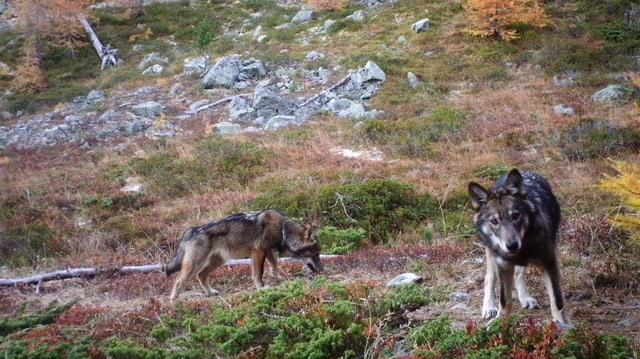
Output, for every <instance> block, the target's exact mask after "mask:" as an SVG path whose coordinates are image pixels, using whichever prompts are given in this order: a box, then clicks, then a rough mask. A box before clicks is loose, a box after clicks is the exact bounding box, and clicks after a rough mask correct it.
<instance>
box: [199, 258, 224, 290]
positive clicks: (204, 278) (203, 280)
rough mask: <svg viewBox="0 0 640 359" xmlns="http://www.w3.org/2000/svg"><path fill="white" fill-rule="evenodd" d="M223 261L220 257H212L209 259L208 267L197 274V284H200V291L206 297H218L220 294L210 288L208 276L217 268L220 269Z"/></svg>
mask: <svg viewBox="0 0 640 359" xmlns="http://www.w3.org/2000/svg"><path fill="white" fill-rule="evenodd" d="M223 262H224V261H223V260H222V258H220V257H215V256H214V257H213V258H211V260H210V262H209V265H208V266H206V267H204V268H203V269H202V270H201V271H200V273H198V283H200V286H201V287H202V290H204V293H205V294H206V295H218V294H220V292H219V291H218V290H216V289H214V288H212V287H211V284H209V280H208V279H209V275H210V274H211V273H212V272H213V271H214V270H215V269H216V268H218V267H220V266H221V265H222V264H223Z"/></svg>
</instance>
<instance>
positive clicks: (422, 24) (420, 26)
mask: <svg viewBox="0 0 640 359" xmlns="http://www.w3.org/2000/svg"><path fill="white" fill-rule="evenodd" d="M429 27H430V23H429V19H422V20H420V21H418V22H415V23H413V25H411V29H413V31H415V32H416V33H417V34H419V33H421V32H427V31H429Z"/></svg>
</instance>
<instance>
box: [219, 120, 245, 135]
mask: <svg viewBox="0 0 640 359" xmlns="http://www.w3.org/2000/svg"><path fill="white" fill-rule="evenodd" d="M213 127H214V128H215V130H216V133H217V134H219V135H221V136H229V135H234V134H236V133H240V132H242V127H240V125H238V124H237V123H231V122H219V123H216V124H215V125H214V126H213Z"/></svg>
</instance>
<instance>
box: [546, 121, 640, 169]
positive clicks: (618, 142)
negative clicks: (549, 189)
mask: <svg viewBox="0 0 640 359" xmlns="http://www.w3.org/2000/svg"><path fill="white" fill-rule="evenodd" d="M557 142H558V146H559V147H560V149H561V150H562V152H563V153H564V155H565V156H567V158H569V159H571V160H577V161H584V160H587V159H592V158H606V157H610V156H615V155H617V154H619V153H628V152H637V151H638V150H639V149H640V131H638V130H635V129H632V128H626V127H622V126H619V125H617V124H615V123H611V122H608V121H601V120H594V119H583V120H581V121H580V122H578V123H575V124H572V125H570V126H568V127H567V128H565V129H564V130H563V131H562V132H561V133H560V134H559V136H558V139H557Z"/></svg>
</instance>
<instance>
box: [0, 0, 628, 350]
mask: <svg viewBox="0 0 640 359" xmlns="http://www.w3.org/2000/svg"><path fill="white" fill-rule="evenodd" d="M367 3H376V5H375V6H367V5H366V4H367ZM475 3H478V1H475ZM487 3H489V2H487ZM516 3H518V2H516ZM465 4H466V2H464V1H445V0H442V1H439V0H418V1H403V0H399V1H393V2H392V1H389V2H385V1H379V2H375V1H370V2H366V1H351V2H348V1H336V2H330V1H329V2H327V1H308V2H306V3H304V4H301V3H300V2H298V1H274V0H269V1H255V0H240V1H233V2H230V1H221V0H213V1H204V0H200V1H177V2H170V3H158V4H152V5H149V6H146V7H145V8H144V11H143V12H140V13H134V14H132V12H131V11H127V10H125V9H123V8H117V7H116V8H108V7H107V8H104V9H99V10H94V11H93V13H92V15H93V19H94V20H93V25H94V26H95V30H96V32H97V33H98V35H99V36H100V37H101V39H102V40H103V41H104V42H105V43H110V44H111V45H113V46H114V47H116V48H118V49H119V50H120V55H121V58H122V59H124V63H123V64H122V65H120V66H118V67H113V68H110V69H108V70H106V71H102V72H101V71H100V70H99V69H100V61H99V58H98V57H97V56H96V55H95V53H93V52H92V51H93V49H92V48H91V46H90V45H89V44H87V45H84V46H82V47H80V48H78V49H76V50H74V51H73V52H69V51H67V50H65V49H61V48H59V47H54V46H50V47H45V48H43V51H45V52H46V56H44V57H43V58H44V59H45V61H44V62H43V63H42V64H41V70H42V73H43V75H44V78H45V79H46V89H44V90H42V91H40V92H36V93H30V92H27V91H24V90H22V89H19V88H16V87H15V86H14V85H15V83H16V82H15V78H14V77H15V73H12V72H11V71H4V70H3V68H2V67H0V70H1V71H0V86H1V87H2V88H3V89H7V90H3V93H2V94H0V112H2V113H3V114H5V115H3V117H0V136H2V135H3V133H8V132H6V130H7V129H8V128H16V127H15V126H23V130H24V131H26V132H27V133H28V132H29V131H31V130H32V129H30V128H29V126H30V125H27V123H29V124H32V123H34V122H28V121H29V120H31V119H34V118H38V116H40V115H41V114H44V113H49V114H51V113H54V114H55V113H56V111H62V112H63V111H66V110H68V109H69V108H72V106H74V99H77V98H78V97H79V96H87V94H88V93H89V92H90V91H91V90H101V91H104V92H105V93H106V94H107V95H106V100H105V101H104V102H100V103H95V104H91V105H89V106H88V107H83V108H82V110H81V111H82V112H81V113H77V112H74V114H75V115H78V116H80V117H83V116H84V117H86V118H88V119H95V121H99V120H98V118H99V117H100V116H101V115H103V114H105V113H108V112H109V111H110V110H119V109H121V108H123V107H126V106H130V103H132V102H143V101H149V100H158V101H160V100H162V101H163V105H164V109H163V114H162V115H161V116H159V117H157V118H155V119H154V120H153V124H152V128H162V127H163V126H165V125H166V124H171V125H172V126H174V127H175V128H178V129H179V131H177V132H176V133H177V135H176V136H173V137H165V138H157V137H152V136H147V135H146V134H145V133H144V132H143V133H132V134H130V135H128V136H121V137H116V138H114V137H110V138H108V139H105V138H98V137H97V138H91V139H90V140H88V141H86V142H83V143H76V142H69V143H65V144H61V143H57V144H56V145H54V146H46V145H45V146H39V147H19V146H4V147H3V146H0V277H2V278H17V277H23V276H28V275H34V274H38V273H43V272H47V271H53V270H57V269H64V268H74V267H110V266H124V265H143V264H151V263H166V262H167V260H168V259H169V258H170V257H171V256H173V254H174V253H175V251H176V249H177V247H178V244H179V238H180V236H181V234H182V232H183V231H184V230H185V229H186V228H188V227H190V226H194V225H201V224H204V223H207V222H209V221H212V220H215V219H218V218H221V217H223V216H225V215H227V214H230V213H234V212H242V211H248V210H259V209H265V208H277V209H280V210H282V211H284V212H285V213H287V214H288V215H289V216H291V217H293V218H295V219H296V220H299V221H300V222H310V221H317V222H318V223H319V224H320V227H321V228H322V230H321V231H320V233H319V238H320V241H321V243H322V246H323V249H324V250H323V252H324V253H336V254H341V256H340V257H338V258H335V259H329V260H326V261H325V262H324V267H325V271H324V272H323V273H321V274H319V275H311V274H310V273H308V272H307V271H305V270H304V269H303V268H302V265H301V264H300V263H296V262H292V263H290V262H286V263H282V264H281V266H282V270H283V272H284V273H285V276H286V277H287V280H286V281H283V282H278V281H276V280H275V279H273V278H270V277H268V276H267V277H266V281H267V283H268V284H269V285H271V286H273V287H272V288H269V289H265V290H262V291H259V292H256V291H254V289H253V284H252V283H251V279H250V269H249V267H247V266H233V267H224V268H221V269H220V270H218V271H216V272H214V273H213V274H212V275H211V278H210V279H211V282H212V286H213V287H215V288H217V289H219V290H220V291H221V292H222V293H223V294H222V295H221V296H219V297H213V298H207V297H204V296H202V294H201V292H200V288H199V286H198V285H197V283H196V281H195V280H194V281H192V283H190V284H189V286H188V289H187V292H186V293H183V295H182V296H181V297H180V301H179V302H178V303H177V304H176V305H170V304H169V301H168V296H169V292H170V289H171V285H172V283H173V280H174V277H171V278H167V277H166V276H165V275H164V273H160V272H154V273H149V274H134V275H127V276H121V275H115V274H114V275H101V276H99V277H95V278H84V279H73V280H66V281H58V282H47V283H42V284H40V285H38V286H37V290H36V288H34V286H24V287H23V286H20V287H5V288H0V315H1V318H0V354H2V356H4V357H6V358H45V357H56V358H57V357H67V358H84V357H90V358H164V357H175V358H186V357H189V358H202V357H210V358H392V357H395V358H401V357H402V358H404V357H406V358H457V357H468V358H503V357H510V358H634V357H635V358H637V357H638V348H639V347H640V313H639V312H638V305H640V296H639V295H638V293H640V281H639V279H638V278H639V277H638V273H639V270H640V265H639V264H638V261H637V258H638V254H639V253H640V252H639V249H640V248H639V245H640V243H639V242H638V233H637V226H629V225H627V226H625V225H620V223H621V222H620V218H623V219H624V218H625V217H624V216H626V218H631V219H632V220H634V218H637V210H638V206H635V207H634V204H637V202H634V201H633V196H632V195H631V197H629V195H627V194H625V193H628V191H626V192H625V191H622V190H611V188H612V187H615V184H616V180H617V179H619V180H618V184H621V185H622V186H623V187H624V186H627V185H626V184H629V183H631V184H635V183H636V182H637V178H636V179H634V178H635V177H636V176H637V173H638V172H637V168H635V167H633V166H634V165H637V163H638V162H639V160H640V158H639V155H638V153H639V152H638V151H639V150H640V122H639V116H638V109H639V106H640V102H639V100H638V98H639V97H638V85H639V84H640V74H639V72H638V71H639V70H638V69H639V66H640V65H639V63H638V56H640V30H638V28H639V26H638V23H639V22H640V20H638V19H636V22H635V23H633V22H632V20H633V19H632V16H636V17H637V15H633V14H637V13H640V10H638V5H637V3H635V2H633V1H625V0H605V1H598V2H593V1H586V0H574V1H570V0H566V1H543V2H541V7H542V8H543V9H544V12H545V14H546V15H547V17H548V18H545V20H546V21H545V22H544V26H540V24H539V23H527V22H518V21H515V22H513V23H512V24H510V26H509V28H508V29H509V31H511V32H509V34H517V36H508V38H502V39H501V38H500V37H499V36H494V35H495V34H491V33H482V32H477V31H470V30H473V29H470V28H469V24H470V23H471V22H470V19H471V17H470V15H469V12H468V8H467V7H465ZM301 6H315V9H316V10H315V14H316V18H315V20H313V21H310V22H302V23H295V24H292V26H290V27H281V26H280V25H282V24H285V23H289V22H290V21H291V19H292V18H293V17H294V16H295V15H296V14H297V13H298V11H299V10H300V9H301ZM634 9H635V10H634ZM360 10H363V11H365V16H364V18H363V19H362V20H361V21H356V20H353V16H351V17H349V16H350V15H353V14H354V13H356V12H357V11H360ZM634 11H635V12H634ZM424 18H428V19H429V22H430V29H429V30H428V31H426V32H421V33H416V32H415V31H413V30H412V27H411V25H412V24H414V23H416V22H417V21H419V20H421V19H424ZM327 20H331V21H335V23H333V26H331V27H330V28H328V29H327V30H326V31H320V30H319V28H322V27H323V26H324V24H326V21H327ZM474 21H475V20H474ZM259 26H260V27H261V34H264V35H266V36H267V38H266V40H264V41H258V39H257V37H256V36H254V31H255V29H256V28H258V27H259ZM475 35H484V36H475ZM506 40H508V41H506ZM22 41H24V39H23V38H21V37H20V36H19V34H18V33H16V32H12V31H11V30H8V31H4V32H0V49H2V51H0V62H1V63H4V64H6V65H7V66H8V68H10V69H12V68H16V67H18V65H19V63H20V61H21V57H20V53H21V50H20V49H21V46H22V45H23V43H22ZM312 51H316V52H318V53H322V54H324V57H319V58H315V59H310V58H308V57H307V54H309V53H310V52H312ZM153 52H155V53H157V54H158V55H159V56H160V57H161V58H166V61H164V60H163V62H162V65H163V66H164V71H163V72H162V73H160V74H151V75H149V74H145V75H143V74H142V70H143V69H140V68H139V66H138V65H139V64H140V62H141V61H143V60H144V59H145V58H146V57H147V56H148V55H149V54H150V53H153ZM232 54H239V55H240V56H242V57H243V58H255V59H259V60H260V61H262V62H263V63H264V64H265V66H266V67H267V68H268V70H269V72H270V73H271V74H280V75H278V76H280V77H278V76H276V75H273V76H272V78H270V79H267V80H268V81H270V82H272V83H276V82H278V81H279V80H281V79H282V78H284V76H282V75H281V74H283V73H284V74H286V79H287V81H288V83H287V86H286V87H285V88H284V89H283V90H282V93H283V94H284V95H286V96H288V97H289V98H292V99H295V100H302V99H307V98H309V97H311V96H313V95H314V94H317V93H319V92H320V91H323V90H325V89H326V88H328V87H330V86H331V85H333V84H335V83H338V81H340V79H342V78H344V77H345V76H346V75H348V74H349V72H350V71H355V69H358V68H361V67H362V66H364V65H365V63H367V62H368V61H372V62H374V63H376V64H377V65H378V66H379V67H380V68H381V69H382V70H383V71H384V72H385V74H386V80H385V81H384V83H383V84H382V86H381V88H380V91H379V92H378V93H377V94H376V95H375V96H374V97H372V98H371V99H369V100H367V101H365V106H366V108H367V110H374V109H375V110H378V111H379V112H380V113H381V114H380V115H378V116H376V117H373V118H342V117H339V116H337V115H335V114H334V113H331V112H328V111H321V112H319V113H316V114H315V115H314V116H313V117H312V118H311V120H310V121H308V122H306V123H304V124H302V125H300V126H288V127H286V128H282V129H278V130H274V131H244V132H241V133H237V134H233V135H227V136H222V135H220V134H218V133H217V132H216V130H215V125H216V124H217V123H219V122H221V121H227V119H228V117H229V110H228V108H227V106H226V105H220V106H214V107H211V108H208V109H206V110H203V111H199V112H197V113H191V114H189V115H188V116H186V115H185V114H186V113H189V109H190V106H191V105H192V104H193V103H195V102H197V101H202V100H208V101H211V102H213V101H217V100H221V99H224V98H227V97H230V96H233V95H235V94H237V93H238V92H241V90H238V89H224V88H214V89H211V90H206V89H204V88H203V86H202V82H201V80H202V79H201V78H200V75H201V74H199V73H194V74H189V73H185V68H184V63H185V60H187V59H194V58H200V57H207V58H208V60H207V61H208V64H209V65H211V64H214V63H215V62H216V61H217V60H218V59H220V58H222V57H224V56H227V55H232ZM320 68H322V69H328V70H329V81H328V83H326V84H318V83H313V82H311V81H308V79H307V78H306V77H305V75H304V74H305V73H306V72H309V71H317V70H319V69H320ZM409 72H411V73H413V74H415V75H417V77H418V78H419V79H420V83H419V84H418V85H417V86H410V84H409V81H408V73H409ZM254 85H255V84H254ZM610 85H619V86H621V88H623V89H624V96H621V97H618V98H616V99H611V100H605V101H597V100H594V97H593V96H594V94H595V93H596V92H598V91H600V90H602V89H604V88H606V87H607V86H610ZM251 90H253V89H252V88H250V89H247V90H246V91H247V92H246V93H251ZM559 105H564V106H562V108H568V107H569V108H571V110H572V111H571V112H570V113H569V112H562V111H558V110H556V108H557V106H559ZM92 121H93V120H92ZM17 128H20V127H17ZM344 150H349V151H351V152H349V153H356V155H355V156H346V155H344V154H345V153H347V152H346V151H344ZM372 153H373V154H375V156H371V154H372ZM357 154H360V155H357ZM512 168H518V169H526V170H531V171H535V172H538V173H540V174H543V175H544V176H545V177H547V178H548V179H549V181H550V183H551V184H552V186H553V189H554V192H555V193H556V195H557V196H558V199H559V201H560V203H561V207H562V216H563V220H562V224H561V228H560V235H559V248H558V251H559V258H560V262H561V267H562V276H563V287H564V291H565V296H566V301H567V304H568V309H569V313H570V316H571V319H572V321H573V323H574V324H575V329H572V330H564V329H560V328H558V327H557V326H556V325H555V324H553V323H550V318H551V316H550V310H549V303H548V297H547V294H546V292H545V290H544V286H543V285H542V281H541V279H540V278H539V276H538V274H539V273H538V271H537V270H535V269H532V270H530V272H529V273H531V275H530V278H529V282H530V285H531V291H532V294H533V295H534V296H535V297H536V298H537V299H538V300H539V301H540V303H541V304H542V306H543V308H541V309H535V310H520V309H518V310H516V315H514V316H512V317H511V318H510V320H508V321H505V322H502V321H497V322H496V323H494V324H492V325H490V326H487V327H486V328H485V326H486V322H485V321H484V320H482V319H481V318H480V311H481V306H482V280H483V276H484V251H483V250H482V249H481V248H480V247H479V246H478V245H477V244H476V237H475V228H474V227H473V224H472V222H471V216H472V210H471V208H470V206H469V197H468V194H467V184H468V182H469V181H476V182H479V183H482V184H483V185H486V186H489V185H491V184H492V183H493V182H494V181H495V180H496V179H497V178H498V177H499V176H500V175H502V174H504V173H507V172H508V171H509V170H510V169H512ZM634 168H635V169H634ZM621 173H622V174H623V176H621V177H619V175H620V174H621ZM605 179H606V180H607V181H608V182H606V183H607V185H604V186H603V185H602V182H603V180H605ZM132 180H133V181H135V182H136V183H141V184H143V185H144V186H145V187H144V190H143V191H141V192H125V191H123V190H122V189H123V187H125V186H126V185H127V184H130V183H131V182H130V181H132ZM611 181H613V184H614V185H613V186H612V185H611V183H612V182H611ZM627 187H628V186H627ZM631 193H633V191H631ZM621 194H623V195H624V196H626V197H619V196H621ZM629 198H631V200H630V199H629ZM621 215H622V217H621ZM636 223H637V221H636ZM404 272H413V273H416V274H418V275H420V276H422V277H423V278H424V282H423V283H422V284H416V285H409V286H406V287H401V288H397V289H389V288H387V287H386V286H385V284H386V283H387V282H388V281H389V280H390V279H392V278H394V277H395V276H396V275H398V274H401V273H404Z"/></svg>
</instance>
